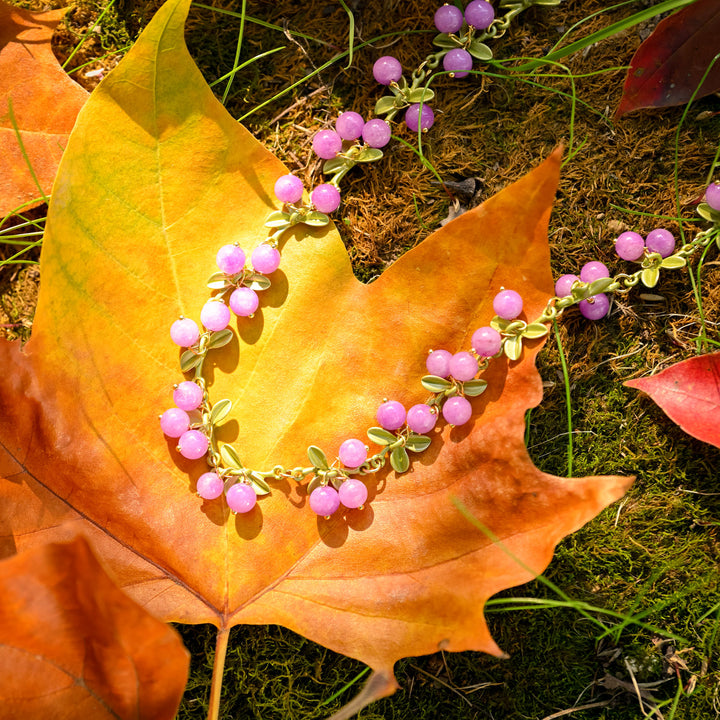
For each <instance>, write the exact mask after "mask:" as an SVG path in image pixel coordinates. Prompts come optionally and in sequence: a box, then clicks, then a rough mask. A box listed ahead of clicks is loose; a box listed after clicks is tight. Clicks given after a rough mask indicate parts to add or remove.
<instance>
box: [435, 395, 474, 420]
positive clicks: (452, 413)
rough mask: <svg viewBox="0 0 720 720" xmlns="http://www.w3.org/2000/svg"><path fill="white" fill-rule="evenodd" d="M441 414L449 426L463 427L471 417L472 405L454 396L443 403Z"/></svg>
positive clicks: (462, 398)
mask: <svg viewBox="0 0 720 720" xmlns="http://www.w3.org/2000/svg"><path fill="white" fill-rule="evenodd" d="M442 414H443V417H444V418H445V421H446V422H448V423H450V425H464V424H465V423H466V422H467V421H468V420H469V419H470V417H471V416H472V405H470V402H469V401H468V400H467V399H466V398H464V397H461V396H460V395H456V396H455V397H451V398H448V399H447V400H446V401H445V404H444V405H443V407H442Z"/></svg>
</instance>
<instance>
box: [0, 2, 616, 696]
mask: <svg viewBox="0 0 720 720" xmlns="http://www.w3.org/2000/svg"><path fill="white" fill-rule="evenodd" d="M188 5H189V1H188V0H170V2H168V3H167V4H166V5H165V6H163V8H161V10H160V11H159V12H158V14H157V15H156V17H155V18H154V19H153V21H152V22H151V23H150V25H149V26H148V27H147V29H146V30H145V31H144V33H143V35H142V36H141V38H140V39H139V40H138V42H137V43H136V45H135V46H134V47H133V49H132V50H131V51H130V53H128V55H127V57H126V58H125V59H124V60H123V62H121V63H120V65H119V66H118V67H117V68H116V69H115V70H114V71H113V72H112V73H111V74H110V75H109V76H108V78H106V80H105V81H103V83H102V84H101V85H100V86H99V87H98V88H97V89H96V90H95V91H94V93H93V95H92V97H91V98H90V100H89V102H88V104H87V106H86V108H85V110H84V111H83V113H82V116H81V117H80V119H79V122H78V126H77V130H76V132H74V133H73V135H72V137H71V140H70V143H69V145H68V149H67V152H66V155H65V158H64V160H63V164H62V167H61V170H60V176H59V178H58V181H57V183H56V192H55V196H54V198H53V202H52V204H51V207H50V213H49V219H48V226H47V228H48V229H47V237H46V239H45V243H44V247H43V256H42V277H43V282H42V285H41V289H40V298H39V303H38V308H37V313H36V318H35V325H34V328H33V336H32V338H31V340H30V341H29V342H28V343H27V344H26V345H25V346H24V347H23V348H20V347H19V346H18V345H16V344H11V343H7V342H3V343H0V365H1V366H2V367H3V370H4V371H3V373H2V374H0V438H2V443H3V445H2V447H3V450H2V453H1V454H0V468H1V469H3V470H4V476H5V477H7V478H8V479H9V481H6V482H4V483H2V484H0V535H1V536H2V537H3V538H4V547H5V552H6V553H11V552H13V551H14V550H15V548H16V547H17V548H23V547H27V546H32V545H33V544H36V543H40V542H46V541H48V540H50V539H53V538H57V537H58V536H64V534H65V533H67V532H68V530H67V529H66V526H65V525H63V522H64V521H65V522H70V523H72V526H73V527H74V528H82V529H83V531H85V532H86V533H87V534H88V535H89V536H90V538H91V540H92V542H93V545H94V547H95V548H97V551H98V552H99V553H100V554H101V556H102V558H103V559H104V560H105V562H107V563H108V564H109V565H110V566H111V568H112V569H113V572H114V574H115V575H116V576H117V577H118V578H119V579H120V581H121V584H122V586H123V587H125V588H126V589H127V591H128V592H129V593H131V594H132V596H133V597H134V598H136V599H137V600H138V601H139V602H140V603H141V604H143V605H145V606H146V607H147V608H148V609H149V610H150V611H151V612H153V613H154V614H156V615H157V616H158V617H161V618H163V619H165V620H174V621H179V622H192V623H200V622H210V623H214V624H216V625H217V626H218V627H219V628H221V629H222V630H223V632H224V631H226V630H227V629H228V628H230V627H232V626H234V625H237V624H241V623H253V624H254V623H280V624H283V625H285V626H287V627H289V628H291V629H293V630H295V631H297V632H299V633H301V634H303V635H305V636H306V637H308V638H311V639H312V640H314V641H316V642H319V643H322V644H323V645H325V646H327V647H329V648H332V649H333V650H336V651H338V652H341V653H344V654H346V655H350V656H352V657H355V658H358V659H361V660H363V661H364V662H366V663H368V664H369V665H370V666H371V667H372V668H373V669H374V670H375V674H374V675H373V677H372V680H371V682H370V683H369V685H368V689H366V690H365V691H364V694H362V695H361V698H360V699H362V702H368V701H370V700H372V699H373V698H376V697H379V696H381V695H382V694H388V693H389V692H392V690H393V689H394V687H395V681H394V678H393V673H392V668H393V664H394V663H395V661H396V660H397V659H398V658H401V657H403V656H406V655H420V654H424V653H429V652H433V651H435V650H436V649H437V648H439V647H442V648H445V649H447V650H453V651H455V650H465V649H476V650H483V651H486V652H490V653H494V654H500V653H501V651H500V649H499V648H498V646H497V645H496V643H495V642H494V640H493V639H492V638H491V636H490V634H489V631H488V628H487V625H486V623H485V619H484V616H483V605H484V602H485V600H486V599H487V598H488V597H490V596H491V595H493V594H494V593H496V592H498V591H499V590H501V589H503V588H507V587H510V586H512V585H515V584H519V583H522V582H525V581H526V580H528V579H529V578H530V577H532V575H533V574H534V573H538V572H541V571H542V570H543V569H544V568H545V567H546V566H547V564H548V563H549V561H550V559H551V557H552V553H553V549H554V547H555V545H556V543H557V542H558V541H559V540H560V538H562V537H563V536H565V535H567V534H568V533H570V532H572V531H573V530H575V529H577V528H578V527H580V526H581V525H582V524H583V523H585V522H587V521H588V520H589V519H590V518H592V517H594V515H596V514H597V513H598V512H599V511H600V510H601V509H602V508H603V507H605V506H606V505H607V504H608V503H610V502H612V501H613V500H615V499H617V498H618V497H619V496H621V495H622V493H623V492H624V491H625V489H626V488H627V487H628V485H629V483H630V480H629V479H628V478H619V477H608V478H598V477H591V478H573V479H564V478H556V477H553V476H550V475H547V474H544V473H541V472H540V471H539V470H537V468H535V466H534V465H533V464H532V462H531V461H530V458H529V456H528V454H527V451H526V449H525V446H524V443H523V436H524V416H525V411H526V410H527V408H529V407H532V406H534V405H536V404H537V403H538V402H539V401H540V399H541V395H542V386H541V381H540V377H539V375H538V373H537V371H536V370H535V368H534V359H535V355H536V353H537V351H538V349H539V347H540V345H541V343H540V342H537V341H533V342H530V343H528V344H526V346H525V347H524V348H523V354H522V356H521V357H520V358H519V359H518V360H517V361H515V362H508V361H507V360H504V359H499V360H495V361H493V363H492V365H491V367H490V369H489V370H488V371H486V372H484V373H483V379H484V380H486V381H487V382H488V388H487V390H486V391H485V392H484V393H483V394H482V396H481V397H479V398H477V399H475V400H473V406H474V415H473V419H472V420H471V422H470V423H468V424H467V425H465V426H463V427H458V428H455V429H451V428H449V427H448V426H447V425H442V426H439V427H438V429H436V430H435V431H434V432H433V433H432V438H433V442H432V445H431V446H430V448H428V449H427V450H426V451H425V452H424V453H423V455H422V456H421V457H420V458H419V459H418V461H417V462H415V463H413V464H412V466H411V469H410V471H409V472H407V473H406V474H404V475H395V474H394V473H393V472H392V471H391V470H389V469H388V468H385V470H383V471H382V472H380V473H378V474H376V475H372V476H368V477H367V483H368V486H369V489H370V497H369V501H368V503H367V505H366V506H365V508H364V509H363V510H353V511H350V512H349V513H348V514H347V516H344V515H342V514H341V513H338V514H336V515H335V516H334V517H333V518H332V519H331V520H329V521H326V520H324V519H322V518H317V517H316V516H315V515H314V513H312V511H311V510H310V508H309V507H308V506H307V495H306V493H305V490H304V488H302V487H298V486H297V485H296V484H295V483H294V482H292V481H290V480H286V479H284V478H283V479H281V480H278V481H272V483H271V484H272V487H273V492H272V493H271V494H270V495H268V496H266V497H264V498H262V499H261V500H260V502H259V503H258V506H257V507H256V508H255V509H254V510H253V512H252V513H250V514H249V515H238V516H232V515H231V514H230V513H229V511H228V509H227V507H226V506H225V505H224V504H223V502H222V501H221V500H217V501H202V500H201V499H200V498H198V497H197V496H196V495H195V494H194V492H193V490H194V482H195V480H196V479H197V477H198V476H199V475H200V474H201V473H202V472H203V471H204V470H205V469H206V466H204V465H203V463H202V462H200V461H198V462H191V461H185V460H183V459H182V458H180V457H179V455H178V454H177V453H176V452H175V451H174V445H175V441H173V440H169V439H166V438H164V437H163V436H162V434H161V432H160V429H159V427H158V422H157V415H158V413H159V412H162V410H163V409H164V408H165V407H167V406H169V404H170V402H171V399H170V398H171V393H172V384H173V383H174V382H177V380H178V379H179V375H178V370H177V365H178V357H179V352H178V350H177V348H174V347H173V346H172V344H171V343H170V341H169V337H168V331H169V326H170V324H171V322H172V321H173V320H174V319H175V318H177V317H178V316H179V315H185V316H187V317H191V316H193V315H194V314H195V315H197V313H198V312H199V309H200V308H201V307H202V305H203V303H204V301H205V299H206V293H207V290H206V289H205V279H206V277H207V272H208V270H209V267H210V266H211V265H212V263H213V261H214V258H215V253H216V252H217V248H218V247H219V246H220V245H223V244H226V243H230V242H234V241H238V242H239V243H240V245H241V246H242V247H243V248H245V249H246V251H248V252H249V251H251V250H252V249H253V247H255V246H256V245H257V244H258V243H259V242H260V241H261V239H262V233H261V232H260V229H261V228H262V225H263V223H264V218H265V216H266V215H267V213H268V212H270V211H272V210H275V209H276V207H275V205H274V203H275V201H274V199H273V194H272V187H273V185H274V183H275V180H276V179H277V178H278V177H279V176H280V175H283V174H285V173H286V172H287V170H286V169H285V168H284V167H283V166H282V164H281V163H280V162H279V161H278V160H277V159H276V158H274V157H273V156H272V155H271V154H270V153H269V152H268V151H266V150H265V149H264V148H263V147H262V146H261V145H260V144H259V143H257V142H256V141H255V140H254V139H253V138H252V136H251V135H250V134H249V133H248V132H247V131H246V130H244V128H242V127H241V126H240V125H238V123H237V122H235V121H234V120H233V119H232V118H231V117H230V116H229V115H228V114H227V113H226V111H225V110H224V108H223V107H222V106H221V105H220V103H219V102H217V100H215V98H214V97H213V95H212V92H211V91H210V89H209V88H208V87H207V85H206V83H205V82H204V80H203V79H202V77H201V76H200V74H199V72H198V70H197V68H196V67H195V65H194V63H193V62H192V60H191V59H190V57H189V55H188V54H187V50H186V48H185V44H184V41H183V23H184V19H185V16H186V13H187V9H188ZM199 156H201V157H202V162H200V161H198V157H199ZM559 167H560V153H559V152H556V153H554V154H553V156H552V157H551V158H549V159H548V160H546V161H545V162H544V163H543V164H542V165H541V166H540V167H538V168H537V169H535V170H533V171H532V172H530V173H529V174H528V175H527V176H526V177H524V178H522V179H521V180H520V181H518V182H517V183H516V184H515V185H512V186H510V187H509V188H507V189H506V190H504V191H503V192H501V193H499V194H498V195H497V196H495V197H493V198H491V199H490V200H488V201H487V202H486V203H485V204H483V205H481V206H479V207H477V208H474V209H473V210H471V211H469V212H467V213H466V214H464V215H463V216H462V217H460V218H458V219H457V220H456V221H454V222H453V223H451V224H449V225H447V226H446V227H445V228H443V229H442V230H440V231H438V232H437V233H435V234H434V235H432V236H431V237H429V238H427V239H426V240H425V241H424V242H422V243H421V244H419V245H418V246H417V247H415V248H414V249H413V250H411V251H410V252H409V253H407V254H406V255H405V256H403V257H401V258H400V259H399V260H397V261H396V262H395V263H394V264H393V266H392V267H390V268H389V270H388V271H387V272H385V273H384V274H383V275H382V276H381V277H380V278H379V279H377V280H376V281H375V282H373V283H372V284H371V285H362V284H361V283H359V282H358V281H357V280H356V279H355V277H354V276H353V273H352V268H351V266H350V262H349V259H348V256H347V253H346V251H345V248H344V246H343V243H342V241H341V239H340V237H339V235H338V234H337V232H336V231H335V230H334V228H333V227H332V225H330V226H328V227H323V228H317V229H311V228H308V227H306V226H300V227H298V228H296V229H295V230H294V231H293V233H288V235H286V236H285V237H284V238H283V240H282V242H281V250H282V255H283V264H282V273H283V276H282V277H283V280H282V282H274V283H273V285H272V287H270V288H269V289H268V290H266V291H264V293H263V294H262V305H261V308H260V309H259V310H258V312H257V313H256V317H255V318H252V319H249V318H244V319H238V320H237V332H238V335H239V337H240V343H239V346H238V344H236V343H230V344H228V345H227V346H225V347H224V348H223V349H222V350H219V351H217V352H215V351H214V352H213V358H214V360H213V369H212V372H211V373H210V374H211V378H210V379H209V382H208V388H209V391H210V394H211V397H212V398H228V399H230V400H231V401H232V402H233V410H232V412H231V413H230V415H229V416H228V419H229V422H227V423H226V424H225V425H224V426H223V428H222V429H221V434H220V438H219V439H220V442H221V443H232V444H233V445H234V446H235V447H237V448H238V449H239V452H240V453H241V455H242V458H243V462H244V464H245V466H246V467H248V468H252V469H255V470H262V471H266V470H268V469H270V468H272V467H273V466H274V465H276V464H277V463H282V464H283V465H285V466H292V465H294V464H304V463H305V462H306V461H305V459H304V458H305V457H306V452H307V448H308V447H309V446H311V445H314V444H317V445H318V446H321V447H322V448H323V449H324V451H325V452H326V453H328V455H329V456H331V457H332V456H334V454H335V453H336V452H337V450H338V448H339V446H340V443H341V442H342V441H343V440H344V439H346V438H347V437H353V436H354V437H363V436H364V434H365V432H366V431H367V428H369V427H371V426H372V425H373V423H374V421H375V412H376V409H377V407H378V405H379V404H380V403H381V402H382V401H383V398H384V397H386V396H387V395H388V393H389V392H392V393H393V395H392V396H393V398H394V399H397V400H399V401H400V402H403V403H404V404H405V405H406V406H410V405H412V404H415V403H418V402H423V401H424V399H426V397H427V392H426V391H425V390H423V388H422V386H421V384H420V378H421V377H422V376H423V375H424V374H425V369H424V366H425V358H426V356H427V350H428V348H431V347H432V348H440V347H442V348H445V349H448V350H450V351H451V352H455V351H457V350H460V349H464V348H466V347H467V345H468V344H469V337H470V334H471V333H472V331H473V330H474V329H476V328H477V327H480V326H482V325H487V323H488V322H489V320H490V318H491V317H492V315H493V312H492V298H493V296H494V294H495V293H496V292H497V291H498V290H499V288H500V286H505V287H517V288H518V289H520V290H521V291H522V293H523V297H524V300H525V308H526V313H527V315H528V317H532V316H536V315H537V314H539V312H540V311H541V309H542V308H543V307H544V306H545V303H546V302H547V299H548V298H549V297H550V296H551V295H552V289H553V283H552V277H551V273H550V267H549V248H548V241H547V222H548V218H549V214H550V208H551V203H552V199H553V197H554V195H555V192H556V188H557V183H558V176H559ZM88 186H91V187H94V188H101V189H102V191H101V192H99V193H98V196H97V197H88V194H87V192H86V188H87V187H88ZM218 208H222V212H218ZM80 219H81V220H80ZM200 230H201V231H200ZM458 257H462V258H463V262H462V266H461V267H460V266H458V265H457V263H456V262H455V260H454V259H455V258H458ZM99 278H102V281H99ZM68 317H72V318H73V322H72V323H68V321H67V318H68ZM162 337H168V340H167V342H160V341H158V338H162ZM358 338H362V343H360V344H358ZM351 348H352V349H353V350H352V356H350V355H349V353H350V350H349V349H351ZM350 358H351V359H350ZM388 367H391V368H392V373H388V372H387V368H388ZM233 421H234V422H233ZM224 447H227V446H224ZM456 499H457V500H460V501H461V502H462V503H463V505H464V506H465V507H467V508H468V509H469V511H470V512H472V513H473V514H474V515H476V516H477V518H478V519H479V520H480V522H481V523H482V524H483V525H484V526H486V527H488V528H490V530H491V531H492V532H493V533H495V534H496V535H497V536H498V537H500V538H501V539H502V540H503V542H504V543H505V544H506V546H507V549H508V550H509V551H510V552H512V553H514V554H515V555H516V556H518V557H520V558H521V559H522V561H523V562H524V563H525V565H526V566H527V567H529V568H531V571H530V572H529V571H528V570H526V569H524V568H523V567H521V566H519V565H518V564H517V563H516V562H515V561H513V560H512V559H511V557H510V555H508V554H507V553H506V552H505V551H504V550H503V549H501V548H500V547H499V546H497V545H495V544H493V542H491V541H490V540H489V539H488V537H487V536H486V535H485V534H484V533H483V532H480V531H479V530H477V529H476V528H475V527H474V526H473V525H472V524H471V523H470V522H469V521H468V520H467V519H466V518H464V517H463V516H462V515H461V514H460V512H459V511H458V509H457V506H456V504H455V502H454V500H456ZM399 527H402V528H403V530H402V533H399V532H398V528H399ZM279 548H280V549H281V551H279V550H278V549H279ZM360 699H359V701H360Z"/></svg>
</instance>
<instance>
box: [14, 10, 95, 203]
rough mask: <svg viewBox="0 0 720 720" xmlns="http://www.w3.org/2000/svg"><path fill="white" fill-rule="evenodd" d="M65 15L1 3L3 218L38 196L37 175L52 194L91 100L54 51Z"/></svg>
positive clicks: (38, 179) (63, 11)
mask: <svg viewBox="0 0 720 720" xmlns="http://www.w3.org/2000/svg"><path fill="white" fill-rule="evenodd" d="M65 12H66V10H65V9H62V10H50V11H49V12H42V13H34V12H28V11H27V10H21V9H20V8H16V7H13V6H12V5H9V4H7V3H6V2H4V1H3V0H0V98H2V101H0V217H1V216H3V215H5V214H6V213H8V212H10V211H11V210H13V209H14V208H16V207H18V206H20V205H22V204H24V203H29V202H30V201H32V200H35V199H37V198H38V195H39V194H40V190H39V188H38V185H37V184H36V182H35V179H34V178H33V172H34V173H35V177H36V178H37V181H38V183H39V184H40V187H41V188H42V193H44V194H46V195H48V194H49V193H50V188H51V186H52V183H53V180H54V179H55V173H56V172H57V166H58V163H59V162H60V157H61V156H62V152H63V149H64V147H65V145H66V143H67V138H68V135H69V134H70V131H71V130H72V127H73V125H74V124H75V118H76V117H77V114H78V112H79V110H80V108H81V107H82V106H83V105H84V104H85V100H86V99H87V97H88V93H87V92H86V91H85V90H83V88H81V87H80V86H79V85H78V84H77V83H75V82H74V81H73V80H71V79H70V77H69V76H68V75H67V74H66V73H65V71H64V70H63V69H62V68H61V67H60V65H59V64H58V61H57V60H56V58H55V56H54V55H53V52H52V49H51V47H50V40H51V38H52V34H53V30H54V29H55V27H56V25H57V24H58V23H59V22H60V20H61V19H62V17H63V15H64V14H65ZM11 111H12V114H13V115H14V117H15V121H16V123H17V129H18V130H19V135H20V139H21V140H22V146H23V147H24V149H25V152H26V153H27V156H28V159H27V160H26V159H25V157H24V156H23V152H22V148H21V145H20V143H19V142H18V138H17V134H16V129H15V128H14V127H13V123H12V117H11ZM28 161H29V162H30V166H31V167H32V172H31V170H30V168H28ZM39 202H41V200H40V199H38V200H37V203H39ZM37 203H36V204H37Z"/></svg>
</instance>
